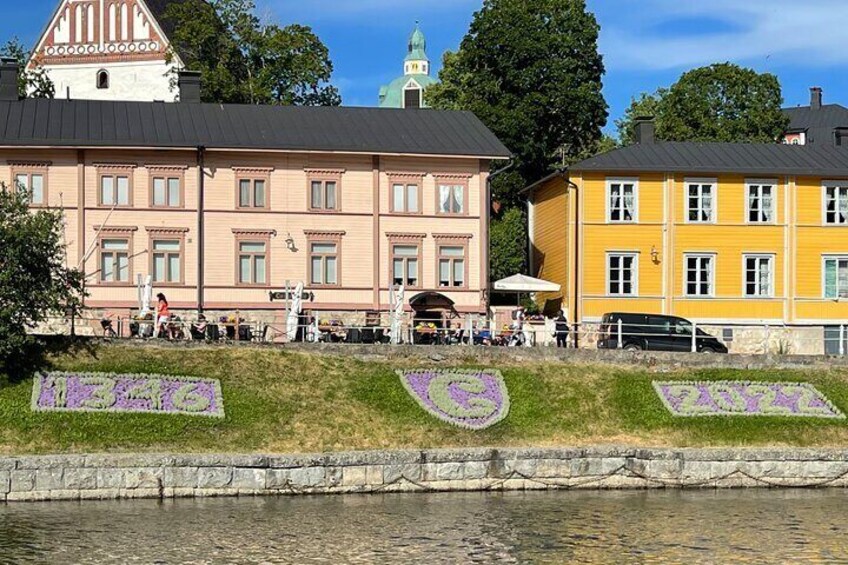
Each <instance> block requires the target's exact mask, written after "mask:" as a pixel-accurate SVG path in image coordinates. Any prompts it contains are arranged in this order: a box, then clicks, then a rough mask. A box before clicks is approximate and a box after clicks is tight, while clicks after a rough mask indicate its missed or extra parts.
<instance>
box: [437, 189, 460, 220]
mask: <svg viewBox="0 0 848 565" xmlns="http://www.w3.org/2000/svg"><path fill="white" fill-rule="evenodd" d="M439 213H440V214H464V213H465V185H463V184H440V185H439Z"/></svg>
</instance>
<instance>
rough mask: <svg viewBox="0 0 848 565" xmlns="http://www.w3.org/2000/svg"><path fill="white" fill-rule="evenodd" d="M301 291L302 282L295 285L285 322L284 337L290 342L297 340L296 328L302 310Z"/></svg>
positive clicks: (302, 287)
mask: <svg viewBox="0 0 848 565" xmlns="http://www.w3.org/2000/svg"><path fill="white" fill-rule="evenodd" d="M303 289H304V284H303V282H299V283H297V286H296V287H295V289H294V296H292V301H291V308H290V309H289V316H288V319H287V320H286V335H287V336H288V339H289V341H290V342H291V341H294V340H296V339H297V327H298V325H299V324H300V313H301V310H303Z"/></svg>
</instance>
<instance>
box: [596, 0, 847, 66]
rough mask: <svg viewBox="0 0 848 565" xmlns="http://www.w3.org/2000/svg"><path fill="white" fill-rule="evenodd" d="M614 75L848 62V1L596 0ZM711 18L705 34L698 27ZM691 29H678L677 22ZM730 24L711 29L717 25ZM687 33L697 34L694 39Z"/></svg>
mask: <svg viewBox="0 0 848 565" xmlns="http://www.w3.org/2000/svg"><path fill="white" fill-rule="evenodd" d="M591 4H592V8H594V9H595V10H596V11H597V12H598V16H599V20H600V23H601V28H602V29H601V49H602V51H603V52H604V54H605V56H606V62H607V66H608V67H609V68H611V69H631V70H632V69H644V70H665V69H675V68H682V67H690V66H695V65H702V64H708V63H713V62H718V61H728V60H729V61H738V62H755V61H757V60H763V61H764V60H766V59H767V58H768V59H770V60H772V61H777V62H779V63H781V64H803V65H806V66H827V65H835V64H843V63H848V49H845V48H844V46H843V45H842V37H843V34H844V29H845V23H846V22H848V1H846V0H638V1H633V0H593V1H592V2H591ZM699 19H703V20H704V27H702V28H700V29H698V26H697V22H698V20H699ZM681 21H682V22H685V28H681V29H679V30H675V31H674V33H670V32H669V33H666V35H663V32H662V31H661V30H663V29H665V30H669V29H674V27H673V26H674V24H675V22H681ZM716 21H719V22H722V24H726V25H722V26H721V27H720V29H715V31H714V32H712V31H711V29H710V26H711V25H714V24H713V22H716ZM685 29H692V30H697V31H696V32H693V33H692V34H691V35H689V36H687V35H686V33H685V32H684V30H685Z"/></svg>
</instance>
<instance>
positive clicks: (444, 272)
mask: <svg viewBox="0 0 848 565" xmlns="http://www.w3.org/2000/svg"><path fill="white" fill-rule="evenodd" d="M449 284H450V260H448V259H442V260H441V261H439V285H440V286H447V285H449Z"/></svg>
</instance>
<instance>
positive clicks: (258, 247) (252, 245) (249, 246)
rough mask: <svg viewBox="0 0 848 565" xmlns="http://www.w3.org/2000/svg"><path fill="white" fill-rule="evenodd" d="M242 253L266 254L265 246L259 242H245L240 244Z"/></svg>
mask: <svg viewBox="0 0 848 565" xmlns="http://www.w3.org/2000/svg"><path fill="white" fill-rule="evenodd" d="M239 250H240V251H241V252H242V253H265V244H264V243H257V242H243V243H240V244H239Z"/></svg>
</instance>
